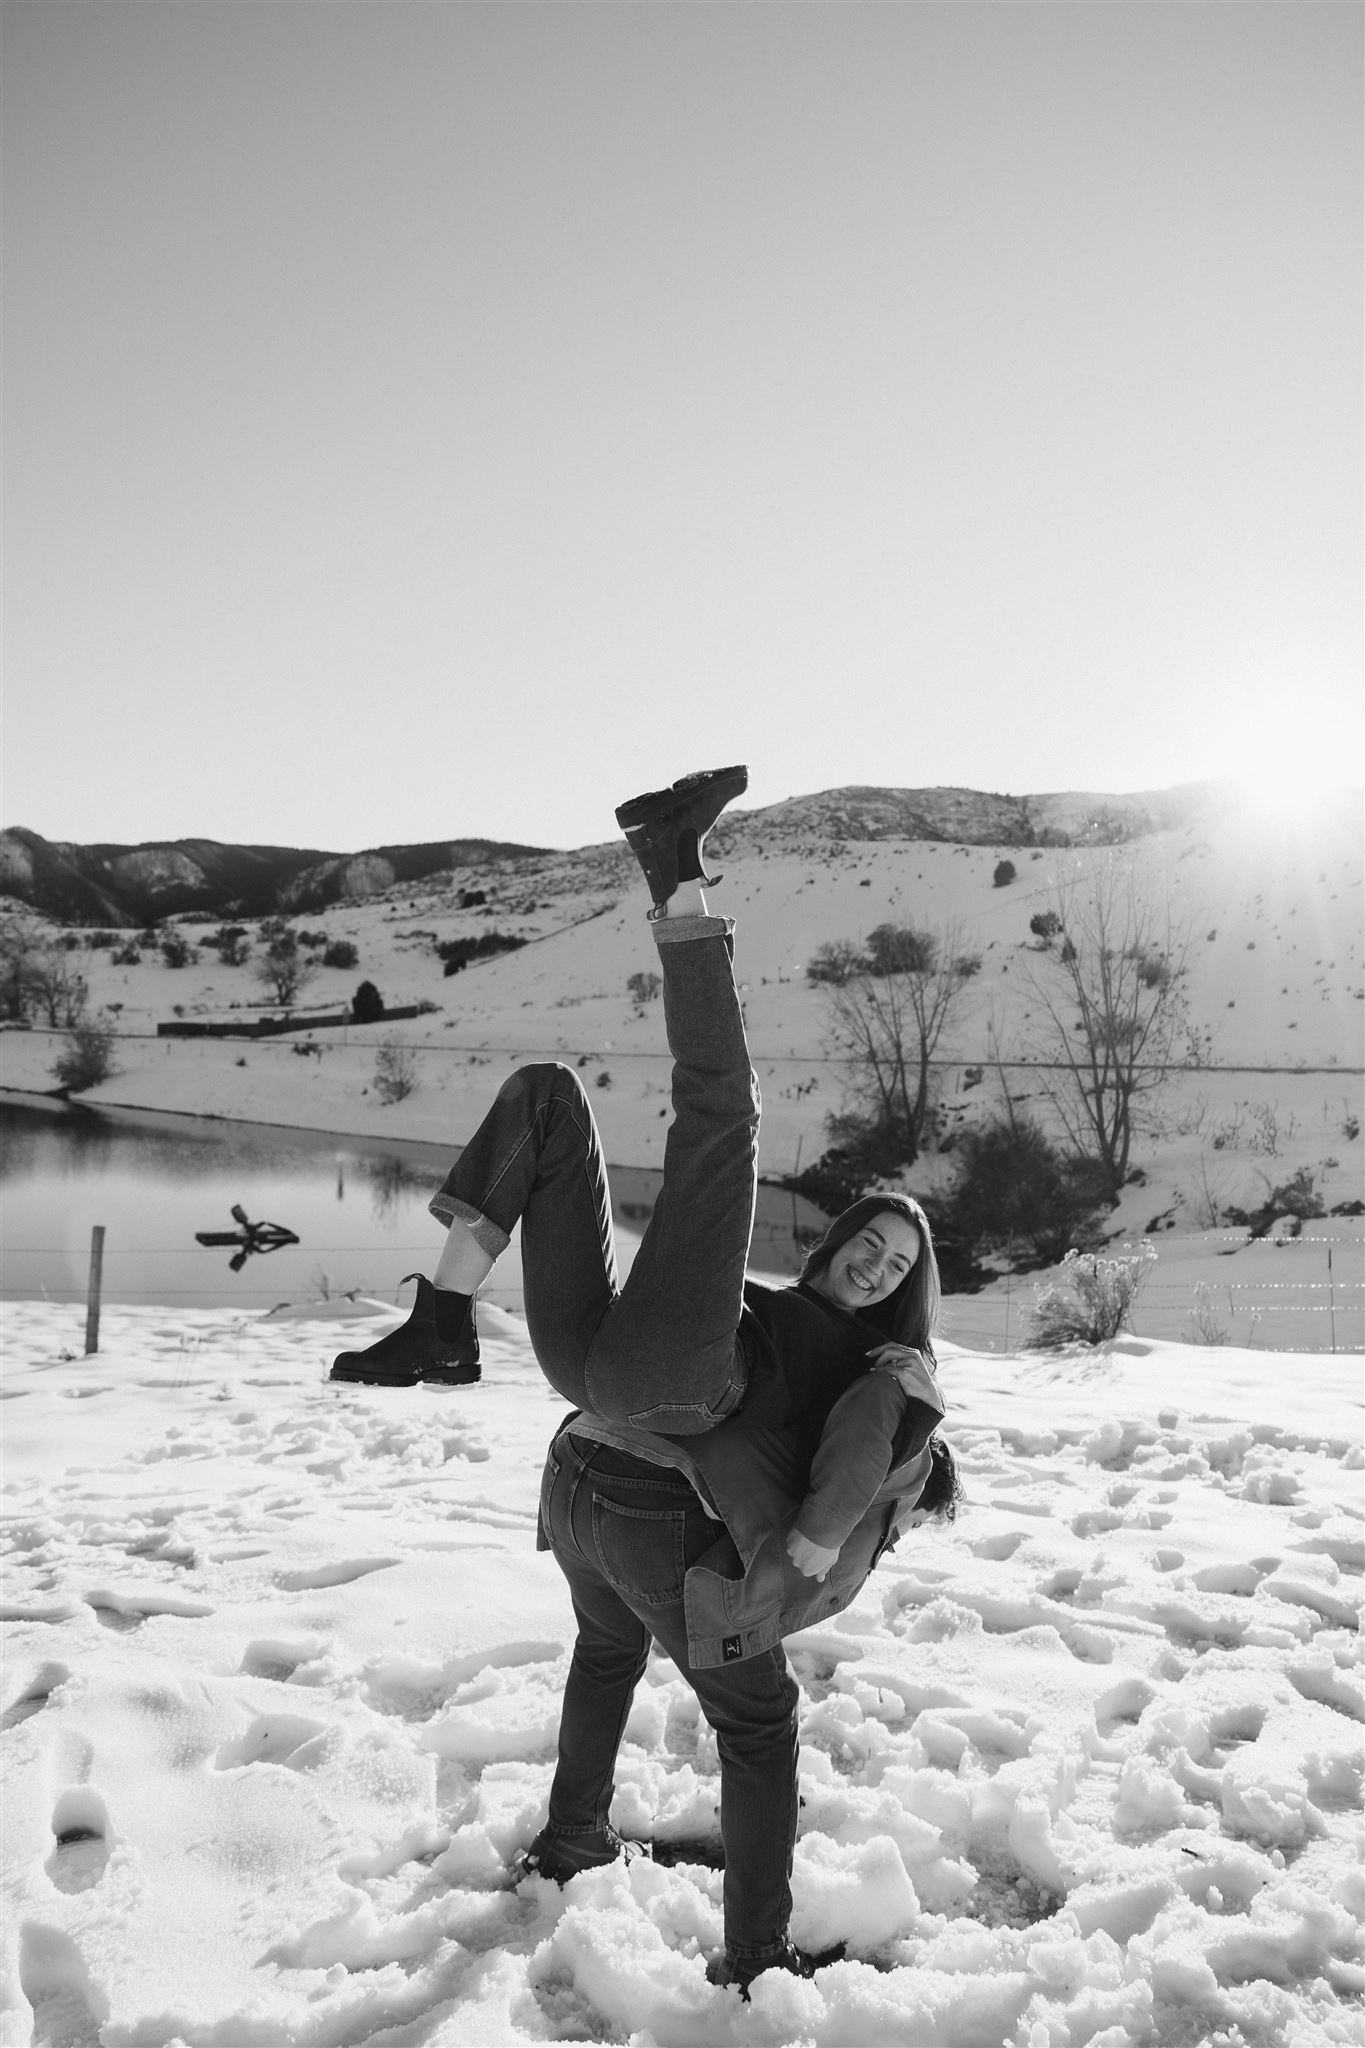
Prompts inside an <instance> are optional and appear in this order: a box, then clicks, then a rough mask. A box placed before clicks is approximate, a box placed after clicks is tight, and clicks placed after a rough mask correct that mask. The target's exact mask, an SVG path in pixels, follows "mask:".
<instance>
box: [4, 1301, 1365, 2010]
mask: <svg viewBox="0 0 1365 2048" xmlns="http://www.w3.org/2000/svg"><path fill="white" fill-rule="evenodd" d="M6 1317H7V1324H8V1328H7V1352H8V1364H7V1369H6V1379H5V1383H4V1393H5V1395H6V1396H7V1402H8V1405H7V1407H6V1409H5V1418H6V1422H7V1425H8V1427H7V1432H6V1436H7V1451H6V1461H5V1473H4V1498H3V1505H4V1512H5V1534H6V1542H7V1550H8V1562H7V1578H6V1591H5V1601H6V1607H5V1613H6V1619H7V1635H8V1638H9V1653H8V1661H7V1666H6V1678H5V1685H4V1695H3V1706H4V1710H5V1711H4V1722H5V1728H6V1733H5V1753H6V1762H7V1768H6V1774H5V1793H4V1813H3V1820H4V1859H5V1885H6V1913H5V1973H4V1974H5V1988H6V2010H5V2017H4V2020H3V2031H2V2032H0V2043H3V2048H19V2044H24V2048H28V2044H34V2048H39V2044H41V2048H359V2044H362V2043H364V2044H368V2048H457V2044H458V2048H493V2044H500V2043H513V2042H539V2043H554V2042H571V2041H574V2042H576V2041H615V2042H629V2043H632V2044H634V2048H651V2044H660V2048H711V2044H717V2048H720V2044H730V2043H735V2044H739V2043H746V2042H748V2043H755V2044H792V2048H796V2044H802V2048H805V2044H811V2048H836V2044H837V2048H882V2044H885V2048H931V2044H944V2048H1002V2044H1010V2048H1082V2044H1089V2048H1146V2044H1162V2048H1184V2044H1190V2043H1204V2042H1208V2043H1216V2044H1219V2048H1253V2044H1255V2048H1260V2044H1264V2048H1310V2044H1312V2048H1316V2044H1320V2043H1342V2044H1358V2043H1359V2042H1360V2041H1361V2039H1362V2020H1363V2018H1365V1974H1363V1973H1362V1957H1361V1946H1360V1941H1361V1923H1362V1915H1363V1913H1365V1876H1363V1875H1362V1821H1361V1792H1362V1718H1365V1691H1363V1688H1362V1677H1363V1676H1365V1674H1363V1673H1362V1664H1361V1649H1360V1633H1359V1624H1360V1609H1361V1573H1362V1565H1363V1564H1365V1549H1363V1546H1362V1535H1363V1534H1365V1530H1363V1528H1362V1521H1363V1516H1362V1494H1361V1486H1362V1468H1363V1467H1365V1454H1363V1453H1362V1448H1361V1375H1360V1368H1361V1360H1360V1358H1359V1356H1354V1357H1352V1356H1338V1357H1335V1358H1332V1357H1325V1356H1322V1357H1314V1358H1311V1359H1309V1358H1302V1357H1294V1358H1291V1357H1288V1356H1285V1355H1277V1354H1274V1353H1271V1352H1266V1351H1260V1350H1258V1351H1254V1352H1249V1351H1237V1350H1231V1349H1226V1348H1224V1349H1193V1348H1185V1347H1182V1346H1180V1345H1177V1344H1173V1343H1159V1342H1150V1341H1147V1342H1144V1341H1142V1340H1139V1339H1127V1340H1120V1341H1119V1342H1118V1343H1117V1344H1116V1345H1114V1346H1113V1347H1111V1348H1110V1349H1109V1350H1108V1351H1107V1352H1105V1353H1103V1354H1100V1355H1085V1356H1081V1357H1077V1358H1074V1359H1070V1360H1058V1359H1039V1358H1025V1359H1020V1358H1016V1357H1000V1356H996V1357H984V1356H980V1355H973V1354H971V1353H969V1352H966V1351H959V1350H954V1349H953V1348H952V1347H947V1350H946V1355H945V1359H944V1365H943V1383H944V1386H945V1390H946V1392H947V1394H948V1397H949V1402H950V1414H949V1422H948V1434H949V1437H950V1440H951V1441H952V1443H953V1444H954V1446H955V1448H956V1450H957V1452H958V1456H959V1459H960V1462H961V1465H962V1469H963V1474H964V1478H965V1482H966V1486H967V1489H968V1502H967V1505H966V1507H965V1509H964V1511H963V1513H962V1514H961V1516H960V1518H959V1520H958V1521H957V1523H956V1524H955V1525H954V1526H953V1527H951V1528H947V1529H943V1530H935V1529H929V1530H925V1531H922V1532H920V1533H919V1534H917V1535H914V1536H912V1537H910V1538H908V1539H907V1540H906V1541H905V1542H904V1543H903V1545H902V1546H901V1548H900V1549H899V1550H897V1552H896V1553H895V1554H894V1555H893V1556H892V1557H890V1558H889V1559H888V1560H887V1561H886V1562H885V1564H884V1565H883V1567H882V1568H881V1569H880V1570H879V1571H878V1572H877V1573H876V1575H875V1577H874V1579H873V1580H872V1581H871V1582H870V1583H869V1585H868V1586H867V1587H866V1588H865V1589H864V1591H863V1593H862V1595H861V1596H860V1598H859V1599H858V1601H857V1602H856V1604H855V1605H854V1607H853V1608H852V1609H850V1610H849V1612H848V1613H846V1614H845V1615H843V1616H842V1617H840V1618H839V1620H838V1622H837V1624H836V1625H833V1626H826V1627H821V1628H818V1629H814V1630H811V1631H808V1632H807V1633H805V1634H804V1635H802V1636H799V1637H796V1638H793V1640H792V1644H791V1650H792V1655H793V1659H794V1662H795V1665H796V1668H797V1670H798V1672H799V1675H800V1677H801V1679H802V1684H803V1691H804V1701H805V1704H804V1721H803V1747H802V1757H803V1794H804V1801H805V1804H804V1811H803V1816H802V1828H801V1835H800V1839H799V1841H798V1844H797V1852H796V1868H795V1876H794V1886H793V1888H794V1894H795V1900H796V1908H795V1917H794V1923H793V1932H794V1934H795V1936H796V1938H797V1939H798V1940H799V1941H801V1942H802V1943H803V1944H805V1945H807V1946H809V1947H812V1948H818V1949H821V1950H823V1949H827V1948H829V1947H831V1946H832V1945H833V1944H836V1943H843V1944H845V1945H846V1952H845V1955H844V1958H843V1959H842V1960H839V1961H836V1962H833V1963H831V1964H830V1965H828V1966H827V1967H825V1968H823V1969H821V1970H820V1972H819V1973H818V1975H817V1976H816V1977H815V1979H814V1980H813V1981H811V1982H805V1983H803V1982H798V1981H797V1980H795V1979H792V1978H789V1977H785V1976H781V1975H777V1974H774V1975H771V1976H769V1977H767V1978H765V1979H763V1980H761V1981H760V1982H759V1983H758V1984H756V1986H755V1988H754V1994H753V2000H752V2004H751V2005H749V2006H748V2007H745V2006H743V2005H742V2004H741V2003H740V2001H739V1999H738V1998H737V1996H736V1995H735V1993H733V1992H730V1991H721V1990H717V1989H714V1988H712V1987H711V1986H709V1985H708V1984H707V1982H706V1978H705V1969H704V1965H705V1959H706V1958H707V1956H708V1955H710V1954H712V1953H714V1952H715V1951H716V1949H717V1948H718V1947H719V1945H720V1939H721V1915H720V1883H721V1879H720V1873H719V1871H718V1870H717V1868H716V1867H715V1864H716V1858H717V1850H718V1841H717V1835H716V1821H715V1812H716V1797H717V1791H718V1774H717V1764H716V1754H715V1746H714V1743H713V1741H712V1739H711V1737H710V1735H709V1733H708V1731H707V1729H706V1726H705V1724H704V1722H702V1721H700V1720H699V1717H698V1711H697V1707H696V1703H695V1700H694V1699H693V1697H692V1695H691V1693H690V1691H689V1690H688V1688H687V1687H686V1686H685V1685H684V1684H683V1683H682V1681H681V1680H680V1679H679V1678H678V1677H677V1675H676V1674H675V1672H674V1670H673V1667H672V1666H671V1665H670V1664H669V1663H668V1662H666V1661H665V1660H662V1659H659V1660H656V1661H654V1662H653V1663H652V1664H651V1666H650V1668H649V1671H648V1673H647V1676H646V1680H645V1682H644V1683H643V1684H642V1685H641V1688H640V1691H639V1694H638V1696H637V1700H636V1704H635V1708H634V1711H633V1714H632V1717H631V1720H630V1723H629V1727H628V1730H627V1739H626V1742H625V1745H624V1749H623V1752H622V1758H621V1768H620V1777H619V1784H618V1792H617V1801H616V1808H615V1818H616V1819H617V1821H618V1823H619V1824H620V1825H621V1826H622V1827H623V1828H624V1829H626V1830H627V1831H629V1832H632V1833H636V1834H639V1835H646V1836H649V1837H651V1838H652V1839H653V1841H654V1843H655V1844H656V1847H657V1850H658V1860H656V1861H654V1862H636V1863H634V1864H632V1865H631V1866H630V1868H629V1869H625V1868H621V1867H617V1868H612V1869H608V1870H604V1871H599V1872H595V1873H590V1874H586V1875H584V1876H581V1877H579V1878H577V1879H575V1880H574V1881H573V1882H572V1883H571V1884H570V1885H568V1886H567V1887H566V1888H565V1889H564V1890H563V1891H560V1890H558V1889H556V1888H555V1887H554V1886H553V1885H549V1884H547V1883H545V1882H544V1881H542V1880H540V1879H528V1880H526V1881H525V1882H523V1883H522V1884H521V1885H520V1886H517V1887H515V1888H509V1871H510V1866H511V1864H512V1862H513V1860H514V1858H515V1857H516V1855H517V1853H518V1852H519V1851H520V1850H521V1849H522V1848H524V1847H525V1845H526V1844H527V1843H528V1842H529V1840H530V1838H531V1836H532V1834H533V1833H534V1832H535V1830H536V1828H537V1826H538V1825H539V1824H540V1822H541V1820H542V1819H543V1816H544V1810H545V1798H546V1792H547V1788H548V1784H549V1779H550V1775H551V1770H552V1766H553V1756H554V1743H555V1730H556V1724H557V1717H558V1700H559V1694H560V1688H561V1685H562V1682H563V1678H564V1674H565V1670H566V1666H567V1660H568V1652H569V1649H570V1645H571V1640H572V1627H571V1616H570V1609H569V1603H568V1599H567V1594H566V1591H565V1588H564V1585H563V1582H562V1580H561V1579H560V1577H559V1574H558V1571H557V1569H556V1567H555V1565H554V1562H553V1559H552V1558H550V1557H549V1556H548V1555H545V1554H538V1553H537V1552H536V1551H535V1549H534V1547H533V1528H534V1515H535V1502H536V1492H537V1482H538V1477H539V1472H540V1465H541V1457H542V1453H543V1450H544V1446H545V1444H546V1441H547V1440H548V1438H549V1436H550V1434H551V1432H552V1429H553V1427H554V1424H555V1421H556V1418H557V1416H558V1415H559V1414H560V1413H561V1412H562V1405H561V1404H560V1403H559V1401H558V1400H557V1398H556V1397H555V1396H553V1395H552V1394H551V1393H550V1391H549V1389H548V1388H547V1387H546V1385H545V1383H544V1382H543V1380H542V1379H541V1377H540V1375H539V1373H538V1371H537V1368H536V1366H535V1363H534V1360H533V1358H532V1356H531V1353H530V1350H529V1347H528V1345H527V1342H526V1339H525V1334H524V1328H523V1326H522V1325H521V1324H520V1323H519V1322H518V1321H517V1319H516V1318H515V1317H513V1316H510V1315H508V1314H506V1313H504V1312H501V1311H498V1310H496V1309H494V1310H489V1311H486V1312H485V1315H484V1321H485V1327H486V1331H487V1336H486V1343H485V1357H486V1366H485V1382H484V1384H483V1385H482V1386H480V1387H478V1388H476V1389H472V1390H464V1391H462V1392H459V1393H449V1392H442V1391H438V1390H435V1389H418V1390H415V1391H413V1392H384V1391H378V1390H367V1389H355V1388H347V1389H343V1388H337V1387H332V1386H330V1385H328V1384H327V1383H326V1379H325V1374H326V1369H327V1364H328V1361H329V1359H330V1356H331V1354H332V1352H333V1351H334V1350H335V1349H336V1348H338V1345H339V1343H340V1342H342V1341H349V1340H354V1341H362V1342H363V1341H366V1339H367V1338H368V1337H369V1336H370V1335H372V1334H374V1333H376V1332H377V1330H378V1329H380V1328H382V1327H384V1325H383V1324H382V1323H379V1322H377V1321H376V1322H374V1323H372V1324H371V1325H370V1326H369V1327H368V1328H367V1329H362V1330H361V1331H359V1332H358V1333H357V1332H356V1331H355V1328H354V1325H352V1326H351V1328H350V1330H349V1331H348V1330H347V1327H346V1326H345V1325H343V1324H342V1323H340V1322H333V1323H332V1324H330V1325H328V1324H325V1323H322V1322H318V1321H302V1320H289V1319H273V1320H247V1319H243V1318H240V1317H238V1316H235V1315H232V1314H230V1313H227V1312H212V1311H197V1312H189V1313H184V1314H177V1315H174V1316H173V1315H171V1313H170V1312H168V1311H165V1310H156V1309H122V1308H113V1309H106V1311H105V1316H104V1325H103V1334H102V1348H101V1351H100V1353H99V1355H98V1356H96V1357H94V1358H89V1359H86V1358H83V1357H82V1356H80V1352H81V1347H82V1333H83V1317H82V1316H81V1314H80V1313H79V1312H78V1311H76V1310H73V1309H69V1308H56V1307H53V1306H50V1305H43V1304H36V1303H20V1304H11V1305H9V1306H8V1307H7V1309H6Z"/></svg>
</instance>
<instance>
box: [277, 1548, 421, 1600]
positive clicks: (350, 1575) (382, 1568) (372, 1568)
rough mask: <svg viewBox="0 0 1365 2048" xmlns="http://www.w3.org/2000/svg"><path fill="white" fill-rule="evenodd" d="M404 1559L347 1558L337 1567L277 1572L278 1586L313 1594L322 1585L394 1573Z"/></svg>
mask: <svg viewBox="0 0 1365 2048" xmlns="http://www.w3.org/2000/svg"><path fill="white" fill-rule="evenodd" d="M401 1563H402V1559H401V1558H397V1557H347V1558H341V1559H339V1560H338V1562H337V1563H336V1564H318V1565H312V1566H310V1567H308V1568H307V1569H306V1570H304V1571H297V1572H276V1574H275V1584H276V1585H277V1586H278V1587H279V1588H280V1589H281V1591H282V1592H285V1593H311V1592H314V1591H315V1590H316V1589H317V1588H319V1587H321V1586H349V1585H350V1584H351V1581H352V1580H353V1579H363V1578H364V1577H366V1575H367V1574H368V1573H370V1572H386V1571H390V1570H392V1568H393V1566H394V1565H396V1564H401Z"/></svg>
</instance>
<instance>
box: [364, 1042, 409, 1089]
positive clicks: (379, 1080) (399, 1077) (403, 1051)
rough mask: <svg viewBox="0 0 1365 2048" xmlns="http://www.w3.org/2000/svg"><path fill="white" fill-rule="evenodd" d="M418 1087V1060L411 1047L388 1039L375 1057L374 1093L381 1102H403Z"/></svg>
mask: <svg viewBox="0 0 1365 2048" xmlns="http://www.w3.org/2000/svg"><path fill="white" fill-rule="evenodd" d="M416 1086H417V1059H416V1056H415V1054H414V1053H413V1050H412V1047H411V1046H410V1045H400V1044H399V1043H398V1041H397V1040H396V1039H392V1038H390V1039H386V1040H385V1041H384V1043H383V1045H381V1046H380V1048H379V1050H378V1052H377V1053H376V1054H375V1056H374V1092H375V1094H376V1095H377V1096H378V1097H379V1100H380V1101H381V1102H401V1101H402V1100H403V1098H404V1096H405V1095H411V1093H412V1091H413V1089H414V1088H415V1087H416Z"/></svg>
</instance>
